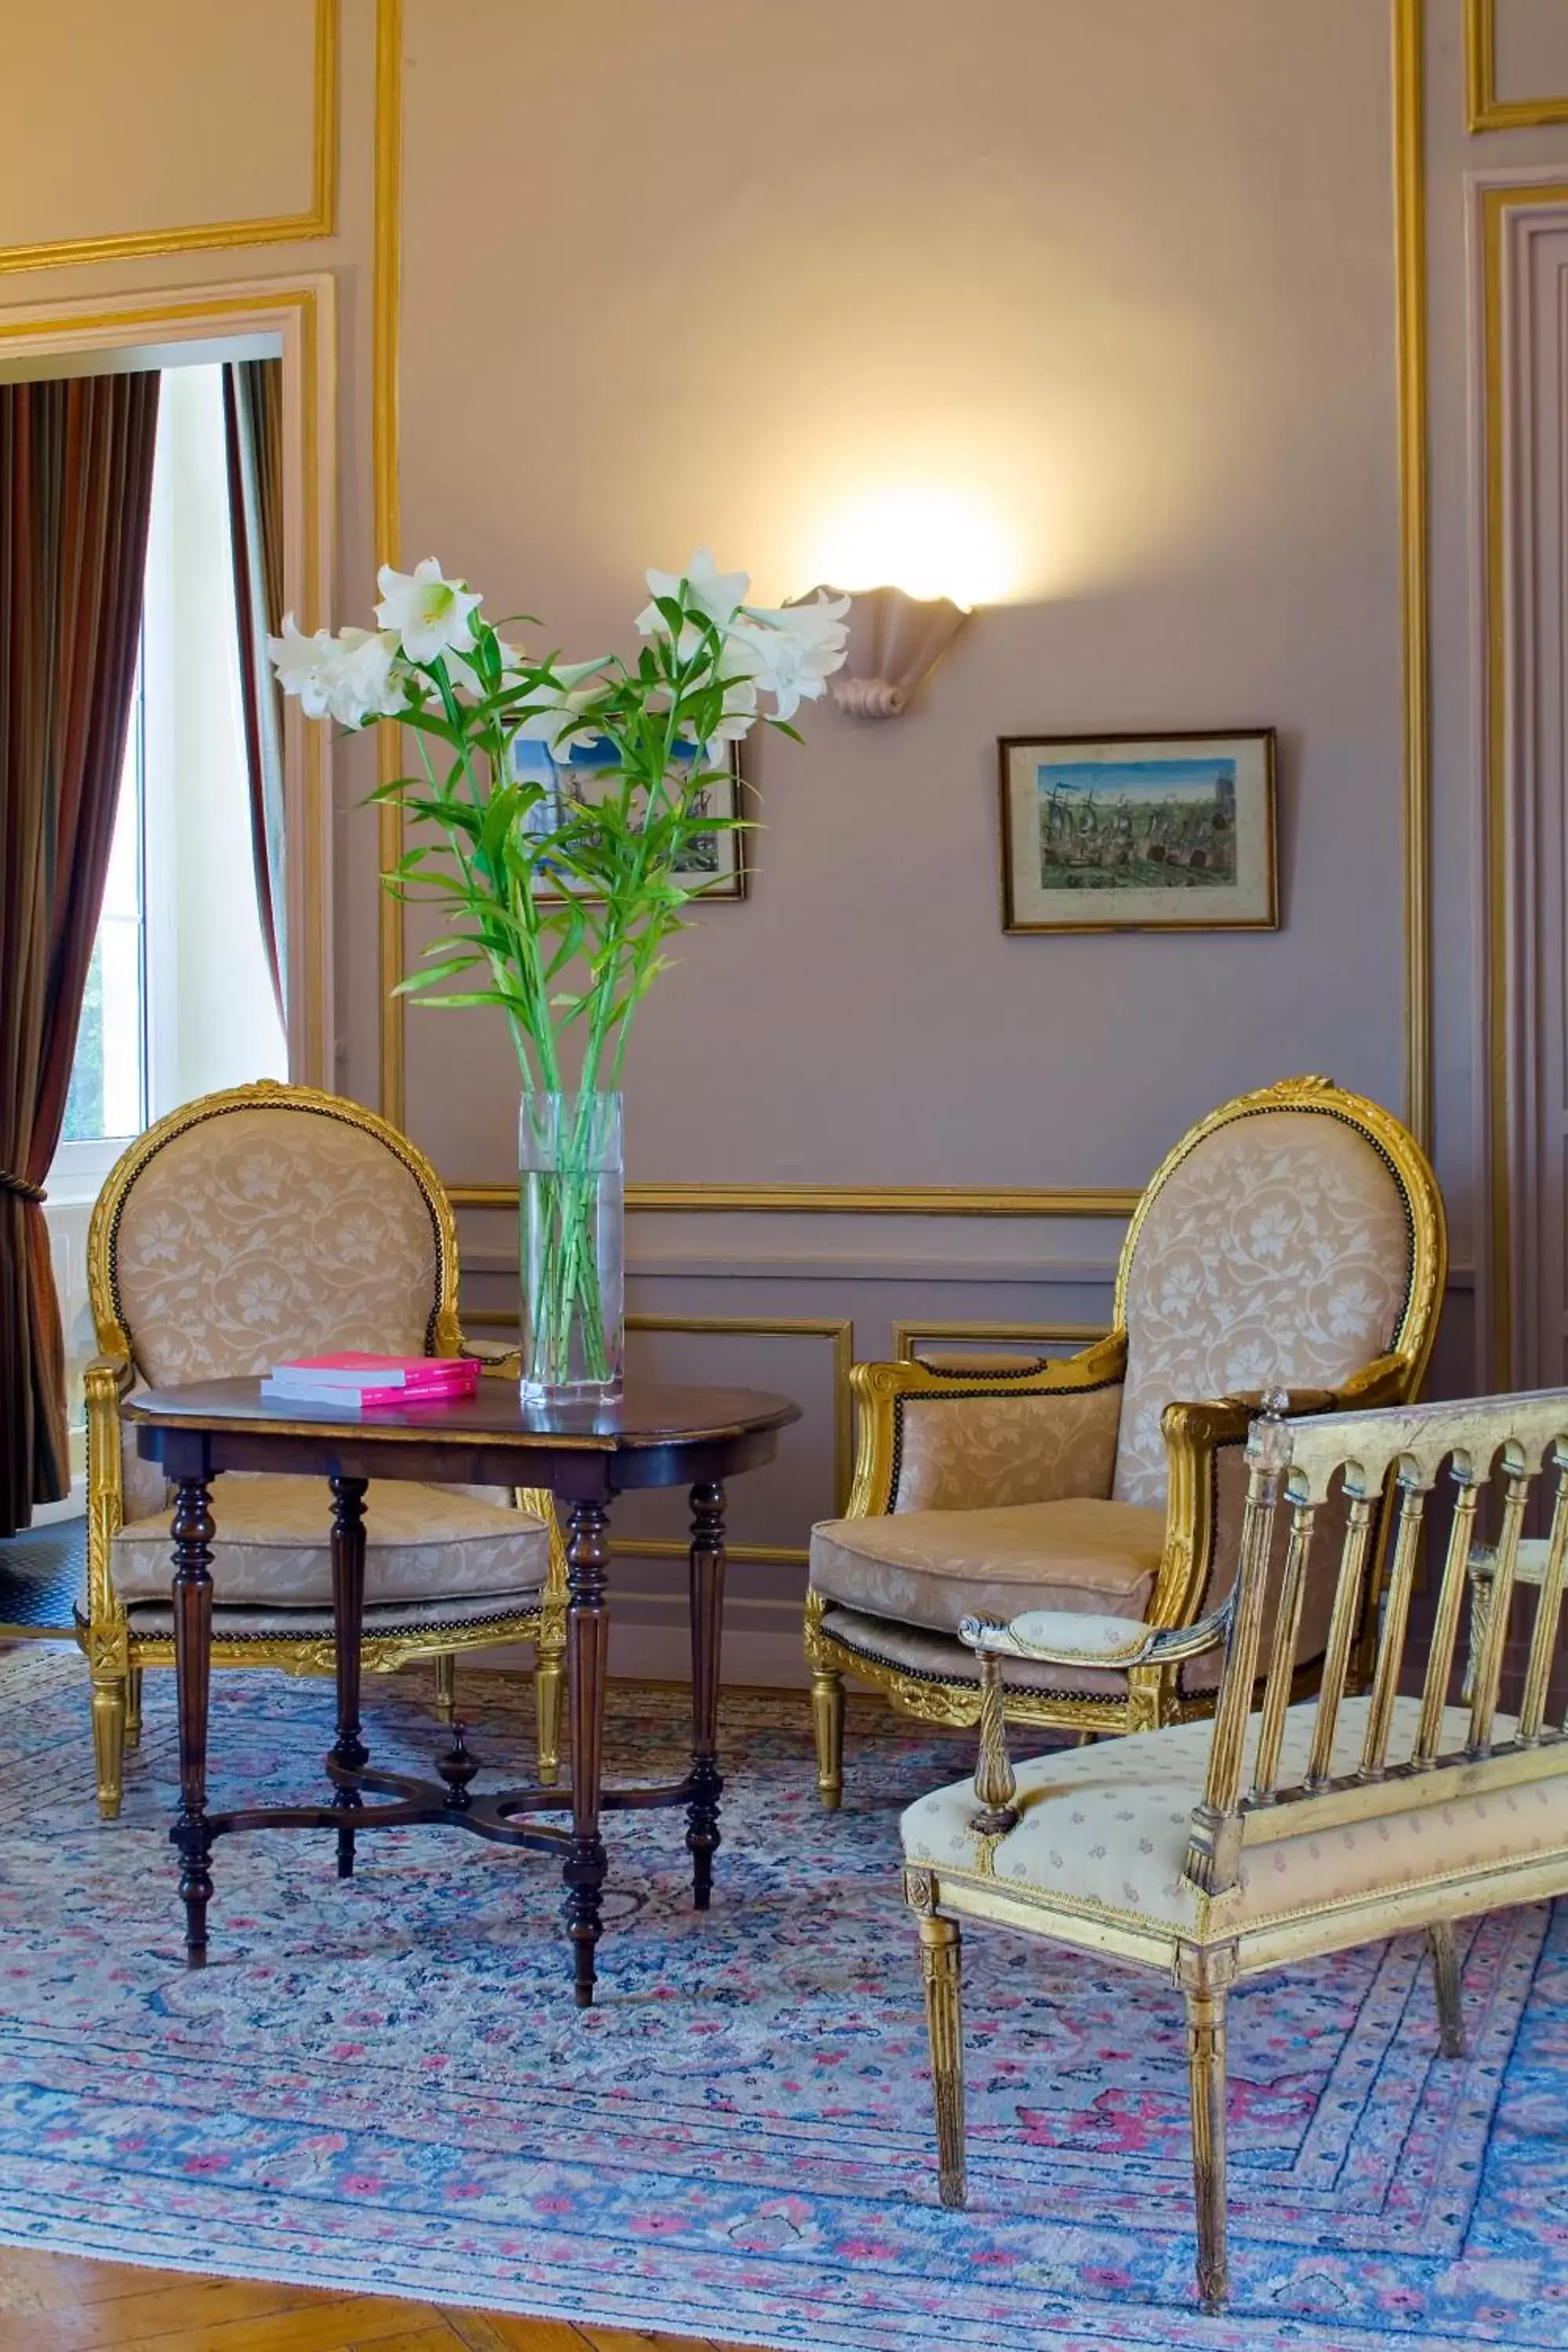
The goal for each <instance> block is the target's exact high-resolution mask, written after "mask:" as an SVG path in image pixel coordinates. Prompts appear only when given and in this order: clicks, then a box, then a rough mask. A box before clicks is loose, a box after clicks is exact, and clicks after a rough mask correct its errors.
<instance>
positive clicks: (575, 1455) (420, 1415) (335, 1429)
mask: <svg viewBox="0 0 1568 2352" xmlns="http://www.w3.org/2000/svg"><path fill="white" fill-rule="evenodd" d="M124 1414H125V1418H126V1420H127V1422H129V1423H132V1424H133V1425H134V1426H135V1429H136V1433H137V1441H136V1442H137V1446H138V1450H139V1451H140V1452H141V1453H142V1454H143V1455H144V1456H145V1457H146V1458H147V1459H148V1460H150V1461H153V1462H157V1463H160V1464H161V1465H162V1466H163V1475H164V1476H165V1477H166V1478H167V1479H168V1480H169V1481H170V1483H171V1484H172V1485H173V1486H174V1490H175V1500H174V1520H173V1537H174V1592H173V1599H174V1649H175V1666H176V1676H177V1685H178V1700H179V1723H180V1802H179V1810H178V1811H177V1813H176V1815H175V1819H174V1827H173V1829H172V1830H171V1832H170V1836H171V1838H172V1840H173V1842H174V1845H175V1846H176V1848H177V1849H178V1852H179V1856H180V1894H181V1897H182V1899H183V1901H184V1906H185V1957H186V1962H187V1965H188V1966H190V1967H192V1968H199V1967H200V1966H201V1965H202V1963H203V1961H204V1960H205V1958H206V1949H207V1927H206V1912H207V1903H208V1900H209V1898H210V1896H211V1895H212V1869H211V1856H212V1848H213V1843H214V1841H215V1840H216V1839H217V1838H220V1837H225V1836H227V1835H228V1834H230V1833H231V1832H234V1831H237V1830H253V1829H328V1828H330V1829H331V1830H334V1831H335V1832H337V1840H338V1869H339V1874H340V1875H341V1876H342V1877H349V1876H351V1875H352V1874H353V1862H354V1841H355V1839H356V1837H357V1836H358V1835H359V1833H360V1832H362V1831H364V1830H373V1829H382V1828H387V1827H393V1826H406V1825H407V1824H409V1823H412V1822H450V1823H452V1824H453V1825H454V1826H455V1827H458V1828H461V1829H467V1830H471V1831H472V1832H474V1833H475V1834H476V1835H477V1836H479V1837H484V1838H490V1839H492V1840H494V1841H496V1842H497V1843H500V1844H504V1845H518V1846H536V1847H542V1848H544V1849H545V1850H547V1851H551V1852H555V1853H560V1854H561V1857H562V1878H563V1882H564V1884H565V1888H566V1900H565V1905H564V1916H565V1923H566V1931H567V1934H568V1936H569V1937H570V1938H571V1943H572V1949H573V1981H574V1989H575V1992H576V1999H577V2002H578V2006H579V2007H580V2008H584V2009H585V2008H587V2007H588V2006H589V2005H590V2003H591V2002H592V2000H593V1998H594V1953H595V1946H596V1944H597V1943H598V1940H599V1935H600V1908H601V1896H602V1891H603V1888H604V1883H605V1869H606V1860H605V1843H604V1839H603V1837H602V1836H601V1834H600V1817H601V1815H602V1814H604V1813H605V1812H616V1811H629V1810H635V1809H646V1808H649V1807H656V1806H665V1805H684V1806H685V1808H686V1818H687V1832H686V1843H687V1847H688V1850H689V1853H690V1855H691V1880H692V1898H693V1901H694V1902H695V1904H696V1905H697V1907H698V1908H699V1909H700V1910H703V1909H706V1908H707V1905H708V1900H709V1895H710V1889H711V1886H712V1876H713V1856H714V1853H715V1852H716V1851H717V1848H718V1845H719V1836H720V1831H719V1807H720V1798H721V1793H722V1790H723V1786H724V1783H723V1780H722V1778H721V1773H720V1770H719V1757H718V1739H717V1734H718V1708H719V1663H720V1639H721V1617H722V1609H723V1592H724V1481H725V1480H726V1479H727V1478H729V1477H731V1476H734V1475H737V1474H739V1473H740V1472H742V1471H743V1470H752V1469H755V1468H756V1467H757V1466H758V1465H760V1464H762V1463H764V1462H769V1461H771V1460H772V1459H773V1454H775V1452H776V1451H777V1446H778V1433H779V1432H780V1430H781V1429H784V1427H786V1426H787V1424H788V1423H790V1422H792V1421H796V1420H798V1419H799V1417H800V1407H799V1406H798V1405H797V1404H795V1403H794V1402H792V1401H791V1400H790V1399H789V1398H788V1397H783V1396H771V1395H768V1394H765V1393H763V1392H762V1391H756V1390H752V1389H708V1388H674V1387H661V1386H655V1385H651V1384H639V1383H637V1382H636V1381H632V1382H630V1383H628V1385H627V1388H626V1395H625V1396H624V1398H623V1399H622V1400H621V1402H619V1403H618V1404H616V1405H612V1406H605V1405H592V1406H589V1405H584V1406H578V1407H561V1408H553V1409H545V1408H536V1407H529V1408H526V1409H525V1408H524V1407H523V1405H522V1404H521V1400H520V1398H519V1396H518V1393H517V1391H516V1390H515V1388H513V1387H512V1386H511V1384H510V1382H507V1383H503V1382H501V1381H481V1382H480V1383H479V1395H478V1396H477V1397H474V1398H470V1399H465V1400H463V1401H461V1402H451V1403H439V1404H426V1405H409V1406H405V1407H404V1408H402V1409H401V1410H399V1411H395V1412H374V1414H373V1413H364V1414H361V1413H358V1412H352V1411H349V1410H344V1409H339V1408H336V1407H332V1406H329V1405H309V1406H300V1405H299V1404H296V1403H292V1402H281V1401H279V1400H274V1399H268V1398H264V1397H263V1396H262V1394H261V1383H260V1382H259V1381H256V1380H230V1381H203V1382H199V1383H196V1384H195V1385H193V1386H191V1387H187V1388H170V1389H157V1390H152V1391H145V1392H143V1393H142V1395H140V1396H138V1397H137V1398H135V1399H134V1401H128V1402H127V1403H126V1405H125V1407H124ZM226 1470H247V1471H278V1472H289V1473H292V1474H293V1475H296V1476H299V1475H305V1476H314V1477H320V1478H325V1479H326V1480H327V1482H328V1484H329V1486H331V1494H332V1533H331V1556H332V1622H333V1627H334V1635H335V1646H336V1653H337V1701H338V1708H337V1737H336V1738H335V1739H334V1741H333V1743H332V1747H331V1751H330V1753H329V1755H328V1758H327V1771H328V1775H329V1778H330V1780H331V1784H332V1793H331V1798H330V1799H329V1800H328V1801H325V1802H323V1803H321V1804H316V1805H272V1806H267V1807H264V1808H256V1809H253V1810H251V1811H230V1812H210V1811H208V1809H207V1801H206V1774H207V1708H208V1695H209V1684H210V1681H211V1671H212V1656H211V1651H212V1604H213V1578H212V1557H213V1553H212V1544H213V1538H214V1536H215V1535H216V1531H217V1526H216V1518H215V1517H214V1511H213V1496H212V1488H213V1483H214V1481H215V1479H216V1478H218V1477H220V1476H221V1475H222V1473H223V1472H224V1471H226ZM373 1478H418V1479H423V1480H426V1481H429V1482H432V1483H434V1484H437V1485H443V1484H446V1485H454V1486H457V1485H461V1486H547V1487H548V1488H549V1489H550V1490H551V1492H552V1494H553V1495H554V1496H556V1497H557V1499H558V1501H559V1502H560V1504H561V1505H562V1507H563V1511H564V1513H565V1516H566V1521H567V1535H566V1570H567V1588H568V1600H567V1615H566V1656H567V1672H568V1675H569V1678H570V1706H571V1718H570V1719H571V1730H572V1771H571V1789H570V1795H569V1796H568V1795H567V1794H566V1793H565V1792H564V1791H563V1790H559V1789H538V1788H529V1789H510V1790H502V1791H501V1792H500V1793H498V1794H494V1795H486V1796H480V1795H477V1794H476V1793H475V1792H474V1790H473V1789H472V1788H471V1786H470V1783H471V1782H472V1780H473V1779H474V1776H475V1774H476V1773H477V1772H478V1770H479V1766H478V1765H477V1764H476V1763H475V1761H474V1759H472V1758H471V1757H470V1756H469V1755H468V1752H467V1749H466V1748H465V1747H464V1745H463V1741H462V1736H461V1733H460V1731H459V1732H458V1734H457V1735H456V1736H455V1738H454V1742H453V1748H452V1751H451V1752H450V1753H449V1754H448V1755H447V1756H445V1757H443V1758H442V1759H440V1761H439V1763H438V1765H437V1771H438V1772H439V1774H440V1778H439V1779H438V1780H417V1779H413V1778H410V1777H408V1776H407V1775H405V1774H401V1773H393V1772H375V1771H372V1770H371V1769H369V1763H370V1759H369V1753H368V1750H367V1749H366V1748H365V1745H364V1740H363V1731H362V1727H361V1723H360V1643H361V1638H362V1632H363V1616H364V1559H365V1537H364V1496H365V1488H366V1486H368V1485H369V1484H370V1482H371V1480H372V1479H373ZM639 1486H689V1487H690V1489H691V1512H692V1516H691V1547H690V1579H691V1652H692V1655H691V1763H690V1769H689V1770H688V1771H687V1773H686V1774H685V1776H684V1777H683V1778H682V1779H681V1780H677V1781H673V1782H670V1783H668V1785H666V1786H661V1787H655V1788H636V1789H615V1790H605V1788H604V1787H603V1785H602V1783H603V1756H604V1727H605V1667H606V1657H607V1651H608V1641H609V1625H610V1610H609V1594H608V1569H609V1562H610V1553H609V1546H608V1543H607V1540H606V1534H607V1528H608V1523H609V1507H610V1505H611V1503H612V1501H613V1500H614V1498H615V1496H616V1495H618V1494H620V1493H623V1492H624V1491H626V1490H627V1489H629V1488H634V1487H639ZM367 1795H369V1796H372V1797H376V1798H379V1799H381V1800H383V1801H381V1802H378V1803H367V1802H366V1797H367ZM568 1804H569V1805H570V1807H571V1813H572V1822H571V1827H570V1828H569V1829H566V1828H557V1827H554V1826H552V1825H551V1824H549V1823H547V1822H542V1821H539V1820H538V1819H536V1818H535V1817H536V1816H537V1815H540V1814H542V1813H547V1812H550V1811H563V1810H564V1809H565V1808H566V1807H567V1805H568Z"/></svg>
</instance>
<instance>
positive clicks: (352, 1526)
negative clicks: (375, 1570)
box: [328, 1478, 370, 1878]
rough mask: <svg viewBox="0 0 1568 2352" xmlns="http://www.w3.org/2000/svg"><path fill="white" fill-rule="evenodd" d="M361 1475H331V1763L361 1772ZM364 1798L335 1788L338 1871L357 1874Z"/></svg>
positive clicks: (364, 1751)
mask: <svg viewBox="0 0 1568 2352" xmlns="http://www.w3.org/2000/svg"><path fill="white" fill-rule="evenodd" d="M367 1483H368V1482H367V1481H366V1480H365V1479H363V1478H332V1479H329V1481H328V1484H329V1486H331V1490H332V1652H333V1656H334V1660H335V1663H336V1667H337V1682H338V1732H337V1738H335V1739H334V1740H333V1742H332V1745H331V1749H330V1751H329V1754H328V1761H329V1763H331V1764H335V1765H337V1766H338V1768H339V1769H340V1770H342V1771H344V1772H359V1771H362V1770H363V1768H364V1767H365V1765H366V1764H368V1763H369V1761H370V1750H369V1748H366V1746H365V1744H364V1741H363V1739H362V1738H360V1721H359V1683H360V1644H361V1642H362V1639H363V1632H364V1490H365V1486H366V1485H367ZM363 1803H364V1800H363V1797H362V1796H361V1795H360V1792H359V1790H357V1789H356V1788H352V1787H347V1788H345V1787H344V1786H343V1785H342V1783H341V1782H339V1783H338V1784H337V1785H336V1786H334V1788H333V1790H332V1804H333V1807H334V1809H335V1810H336V1811H339V1812H342V1813H343V1814H345V1815H346V1816H347V1817H348V1818H347V1820H346V1821H345V1822H344V1825H343V1827H342V1829H340V1830H339V1832H338V1876H339V1877H340V1878H352V1877H353V1874H354V1832H353V1815H354V1814H355V1813H356V1812H358V1811H360V1809H361V1807H362V1806H363Z"/></svg>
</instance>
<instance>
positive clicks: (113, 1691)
mask: <svg viewBox="0 0 1568 2352" xmlns="http://www.w3.org/2000/svg"><path fill="white" fill-rule="evenodd" d="M92 1751H93V1756H94V1758H95V1759H96V1761H97V1765H98V1811H99V1816H100V1820H103V1821H106V1822H117V1821H118V1820H119V1819H120V1799H121V1790H122V1789H123V1787H124V1780H125V1677H124V1675H104V1676H103V1677H102V1678H101V1679H100V1678H99V1677H98V1676H97V1675H95V1676H94V1677H93V1685H92Z"/></svg>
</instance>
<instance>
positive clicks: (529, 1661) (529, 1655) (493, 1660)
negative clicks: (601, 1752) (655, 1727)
mask: <svg viewBox="0 0 1568 2352" xmlns="http://www.w3.org/2000/svg"><path fill="white" fill-rule="evenodd" d="M461 1663H462V1664H465V1665H473V1666H476V1667H478V1668H479V1669H480V1670H481V1671H484V1670H487V1669H488V1670H489V1671H492V1672H498V1673H506V1674H523V1675H531V1673H532V1672H533V1652H532V1651H531V1649H529V1648H527V1647H526V1646H525V1645H524V1644H523V1643H519V1642H509V1643H500V1644H498V1645H497V1647H496V1648H494V1649H493V1650H473V1651H470V1652H468V1653H467V1654H466V1655H465V1657H464V1658H463V1660H462V1662H461ZM610 1675H611V1677H612V1679H613V1680H615V1681H616V1682H632V1683H637V1682H645V1683H684V1682H689V1680H690V1678H691V1636H690V1634H689V1632H688V1631H687V1629H686V1627H685V1625H684V1624H679V1625H678V1624H658V1623H649V1622H647V1621H646V1620H640V1619H637V1618H633V1617H631V1616H629V1615H623V1616H621V1617H618V1618H616V1617H613V1618H612V1619H611V1621H610ZM723 1679H724V1681H725V1682H726V1683H727V1684H729V1685H731V1687H734V1686H735V1685H741V1684H745V1685H751V1686H752V1687H753V1688H755V1689H759V1690H799V1691H804V1690H805V1687H806V1685H807V1682H808V1680H809V1676H808V1675H807V1673H806V1667H805V1656H804V1655H803V1654H802V1650H801V1641H800V1624H799V1622H798V1620H797V1621H796V1622H795V1625H794V1626H793V1628H790V1629H788V1630H786V1629H785V1628H784V1627H783V1626H777V1627H775V1626H771V1625H769V1626H752V1625H731V1626H726V1627H725V1629H724V1652H723Z"/></svg>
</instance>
